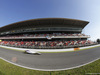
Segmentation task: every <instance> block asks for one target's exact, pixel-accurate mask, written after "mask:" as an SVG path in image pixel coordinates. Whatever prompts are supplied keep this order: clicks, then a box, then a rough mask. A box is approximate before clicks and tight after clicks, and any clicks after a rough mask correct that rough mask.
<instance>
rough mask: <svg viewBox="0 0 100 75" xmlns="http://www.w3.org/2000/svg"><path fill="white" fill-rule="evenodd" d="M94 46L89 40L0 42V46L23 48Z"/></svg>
mask: <svg viewBox="0 0 100 75" xmlns="http://www.w3.org/2000/svg"><path fill="white" fill-rule="evenodd" d="M92 44H96V43H95V42H92V41H90V40H77V41H76V40H75V41H61V40H60V41H1V42H0V45H6V46H14V47H24V48H65V47H66V48H67V47H74V46H86V45H92Z"/></svg>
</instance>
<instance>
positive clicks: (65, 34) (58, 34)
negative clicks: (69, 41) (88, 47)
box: [0, 33, 86, 39]
mask: <svg viewBox="0 0 100 75" xmlns="http://www.w3.org/2000/svg"><path fill="white" fill-rule="evenodd" d="M57 36H86V35H85V34H79V33H73V34H67V33H51V34H46V33H45V34H21V35H7V36H1V37H0V39H2V38H3V39H4V38H21V37H46V38H48V37H57Z"/></svg>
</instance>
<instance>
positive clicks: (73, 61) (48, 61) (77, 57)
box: [0, 47, 100, 71]
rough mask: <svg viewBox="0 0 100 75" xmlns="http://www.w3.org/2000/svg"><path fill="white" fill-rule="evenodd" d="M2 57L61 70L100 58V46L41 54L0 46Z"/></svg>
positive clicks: (18, 62)
mask: <svg viewBox="0 0 100 75" xmlns="http://www.w3.org/2000/svg"><path fill="white" fill-rule="evenodd" d="M0 57H2V58H4V59H6V60H8V61H10V62H13V63H16V64H18V65H22V66H25V67H30V68H35V69H39V70H46V71H47V70H48V71H49V70H51V71H53V70H60V69H67V68H71V67H76V66H79V65H83V64H86V63H88V62H91V61H93V60H95V59H97V58H100V47H97V48H92V49H88V50H80V51H74V52H65V53H42V54H41V55H30V54H24V53H23V52H21V51H14V50H9V49H4V48H0Z"/></svg>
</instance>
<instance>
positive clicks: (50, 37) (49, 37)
mask: <svg viewBox="0 0 100 75" xmlns="http://www.w3.org/2000/svg"><path fill="white" fill-rule="evenodd" d="M35 38H39V39H40V38H45V39H53V38H90V36H89V35H84V36H82V35H81V36H39V37H38V36H36V37H35V36H30V37H28V36H27V37H20V36H19V37H0V39H35Z"/></svg>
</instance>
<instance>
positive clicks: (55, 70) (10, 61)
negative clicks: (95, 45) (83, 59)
mask: <svg viewBox="0 0 100 75" xmlns="http://www.w3.org/2000/svg"><path fill="white" fill-rule="evenodd" d="M0 59H3V60H4V61H6V62H8V63H11V64H13V65H16V66H19V67H22V68H26V69H31V70H39V71H62V70H69V69H74V68H79V67H81V66H84V65H87V64H90V63H92V62H94V61H96V60H99V59H100V58H97V59H95V60H93V61H90V62H88V63H86V64H83V65H79V66H75V67H71V68H64V69H37V68H30V67H26V66H22V65H19V64H16V63H13V62H11V61H8V60H6V59H4V58H2V57H0Z"/></svg>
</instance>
